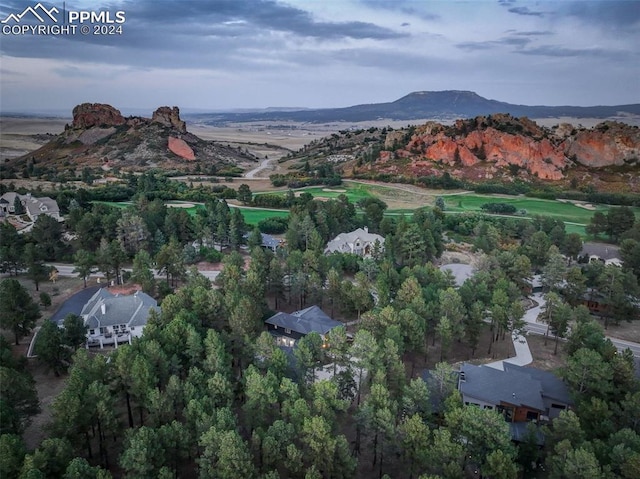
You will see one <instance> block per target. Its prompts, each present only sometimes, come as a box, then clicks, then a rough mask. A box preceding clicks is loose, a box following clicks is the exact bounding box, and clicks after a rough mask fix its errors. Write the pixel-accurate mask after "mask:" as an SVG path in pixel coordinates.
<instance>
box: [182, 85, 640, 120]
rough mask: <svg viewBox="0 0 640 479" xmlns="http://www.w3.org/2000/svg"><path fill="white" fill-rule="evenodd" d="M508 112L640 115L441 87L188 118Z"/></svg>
mask: <svg viewBox="0 0 640 479" xmlns="http://www.w3.org/2000/svg"><path fill="white" fill-rule="evenodd" d="M494 113H507V114H510V115H512V116H518V117H522V116H526V117H530V118H544V117H578V118H588V117H590V118H602V119H605V118H611V117H615V116H620V115H625V114H626V115H640V103H633V104H626V105H611V106H607V105H596V106H571V105H563V106H545V105H534V106H529V105H517V104H511V103H506V102H501V101H498V100H490V99H487V98H484V97H482V96H480V95H478V94H477V93H475V92H473V91H467V90H442V91H426V90H424V91H416V92H411V93H409V94H407V95H405V96H403V97H401V98H398V99H397V100H394V101H392V102H385V103H367V104H360V105H353V106H348V107H342V108H320V109H305V110H293V111H291V110H279V111H273V110H271V111H266V110H263V111H259V112H228V113H224V112H217V113H201V114H197V113H196V114H190V115H189V118H191V119H194V120H197V121H199V122H200V123H204V124H210V125H215V124H224V123H232V122H238V123H241V122H251V121H298V122H309V123H322V122H332V121H352V122H358V121H371V120H376V119H389V120H421V119H428V118H438V119H441V120H457V119H464V118H473V117H475V116H481V115H490V114H494Z"/></svg>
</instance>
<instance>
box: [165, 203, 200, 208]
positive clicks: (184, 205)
mask: <svg viewBox="0 0 640 479" xmlns="http://www.w3.org/2000/svg"><path fill="white" fill-rule="evenodd" d="M194 206H196V205H194V204H193V203H167V208H193V207H194Z"/></svg>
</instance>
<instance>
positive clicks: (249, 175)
mask: <svg viewBox="0 0 640 479" xmlns="http://www.w3.org/2000/svg"><path fill="white" fill-rule="evenodd" d="M271 161H272V160H270V159H268V158H266V159H264V160H262V161H261V162H260V165H258V166H257V167H255V168H254V169H253V170H251V171H247V172H246V173H245V174H244V177H245V178H247V179H249V180H253V179H255V177H256V174H257V173H259V172H260V171H262V170H266V169H267V168H269V166H271Z"/></svg>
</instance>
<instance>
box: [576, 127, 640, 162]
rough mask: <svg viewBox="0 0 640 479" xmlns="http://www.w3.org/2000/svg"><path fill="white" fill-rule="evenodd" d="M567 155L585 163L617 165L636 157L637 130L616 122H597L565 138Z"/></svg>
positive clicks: (639, 156) (639, 140)
mask: <svg viewBox="0 0 640 479" xmlns="http://www.w3.org/2000/svg"><path fill="white" fill-rule="evenodd" d="M565 151H566V154H567V156H568V157H569V158H575V160H576V161H577V162H578V163H581V164H583V165H585V166H590V167H594V168H599V167H603V166H611V165H616V166H621V165H624V164H626V163H634V162H637V161H638V160H639V159H640V129H638V128H631V127H629V126H627V125H624V124H622V123H617V122H605V123H600V124H599V125H597V126H596V127H595V128H593V129H591V130H585V131H580V132H578V133H577V134H576V135H575V136H574V137H573V138H568V139H567V140H566V141H565Z"/></svg>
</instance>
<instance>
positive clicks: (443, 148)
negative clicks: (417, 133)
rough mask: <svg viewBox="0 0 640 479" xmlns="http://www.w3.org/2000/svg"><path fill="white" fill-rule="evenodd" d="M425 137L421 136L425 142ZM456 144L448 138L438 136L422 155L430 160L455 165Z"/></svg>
mask: <svg viewBox="0 0 640 479" xmlns="http://www.w3.org/2000/svg"><path fill="white" fill-rule="evenodd" d="M426 139H427V137H422V140H423V141H424V142H425V144H426ZM457 153H458V145H457V144H456V143H455V142H454V141H453V140H452V139H450V138H438V139H437V140H436V142H435V143H433V144H432V145H430V146H428V147H427V148H426V150H425V152H424V156H426V157H427V158H431V159H432V160H436V161H442V162H443V163H445V164H447V165H451V166H453V165H455V164H456V160H457V157H456V156H457Z"/></svg>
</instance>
